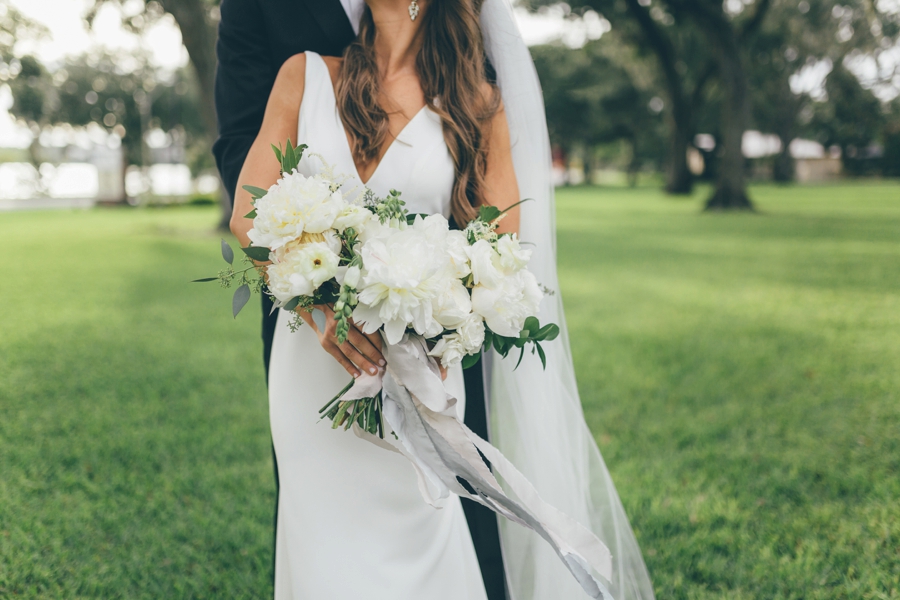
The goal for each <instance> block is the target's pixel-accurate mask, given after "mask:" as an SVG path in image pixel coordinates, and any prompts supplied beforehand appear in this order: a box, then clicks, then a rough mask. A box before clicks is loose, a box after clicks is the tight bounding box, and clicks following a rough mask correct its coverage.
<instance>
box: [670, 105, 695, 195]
mask: <svg viewBox="0 0 900 600" xmlns="http://www.w3.org/2000/svg"><path fill="white" fill-rule="evenodd" d="M677 112H678V111H673V119H672V121H673V125H672V134H671V135H672V139H671V140H670V142H669V143H670V146H669V164H668V169H666V191H667V192H669V193H670V194H690V193H691V192H692V191H693V189H694V174H693V173H691V170H690V168H689V167H688V161H687V153H688V147H689V146H690V143H691V142H690V140H691V133H692V131H693V125H692V123H691V121H692V119H691V118H690V116H689V115H685V114H682V115H680V116H679V115H677V114H675V113H677Z"/></svg>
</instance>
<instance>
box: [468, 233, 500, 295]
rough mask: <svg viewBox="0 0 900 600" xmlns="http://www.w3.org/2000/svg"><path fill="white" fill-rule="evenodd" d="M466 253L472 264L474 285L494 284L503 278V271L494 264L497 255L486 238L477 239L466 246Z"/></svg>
mask: <svg viewBox="0 0 900 600" xmlns="http://www.w3.org/2000/svg"><path fill="white" fill-rule="evenodd" d="M466 254H468V256H469V261H470V263H471V265H472V279H473V280H474V282H475V285H486V286H495V285H497V284H498V283H499V282H500V280H501V279H503V272H502V271H500V269H498V268H497V265H496V264H494V262H495V261H499V256H498V255H497V253H496V252H495V251H494V247H493V246H491V244H490V242H488V241H487V240H478V241H477V242H475V243H474V244H472V245H471V246H469V247H468V248H466Z"/></svg>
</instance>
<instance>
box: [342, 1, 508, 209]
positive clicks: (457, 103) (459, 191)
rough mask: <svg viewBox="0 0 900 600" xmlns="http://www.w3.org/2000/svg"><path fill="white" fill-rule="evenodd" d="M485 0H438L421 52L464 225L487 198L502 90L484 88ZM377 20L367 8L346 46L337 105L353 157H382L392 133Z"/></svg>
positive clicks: (424, 82)
mask: <svg viewBox="0 0 900 600" xmlns="http://www.w3.org/2000/svg"><path fill="white" fill-rule="evenodd" d="M483 1H484V0H434V1H432V2H429V3H428V6H427V9H426V10H425V11H423V12H424V15H423V17H424V23H422V28H423V31H422V35H423V41H422V49H421V51H420V52H419V55H418V57H417V58H416V70H417V72H418V75H419V82H420V84H421V86H422V91H423V93H424V94H425V102H426V104H427V105H428V107H429V108H430V109H431V110H433V111H434V112H435V113H437V114H438V115H439V116H440V118H441V123H442V124H443V129H444V140H445V141H446V142H447V147H448V148H449V150H450V156H451V157H452V159H453V164H454V167H455V169H456V178H455V180H454V184H453V192H452V197H451V203H450V210H451V213H452V214H453V218H454V220H455V221H456V222H457V223H458V224H460V226H462V225H464V224H465V223H467V222H468V221H469V220H471V219H472V218H473V217H474V216H475V214H476V212H477V209H476V207H477V206H478V205H480V204H481V203H482V201H483V198H484V177H485V171H486V169H487V153H488V139H489V136H490V129H489V128H490V119H491V118H492V117H493V116H494V115H495V114H496V113H497V110H498V107H499V104H500V94H499V93H498V91H497V88H496V86H494V85H493V84H491V85H490V93H489V94H485V93H484V89H485V88H484V86H485V82H487V76H486V73H485V59H484V44H483V42H482V37H481V25H480V23H479V19H478V16H479V13H480V11H481V5H482V3H483ZM374 44H375V23H374V21H373V20H372V12H371V11H370V10H369V7H368V6H367V7H366V8H365V11H364V12H363V18H362V22H361V23H360V28H359V36H358V37H357V38H356V41H355V42H353V43H352V44H350V46H348V47H347V49H346V50H345V51H344V61H343V66H342V68H341V75H340V78H339V81H338V85H337V100H338V110H339V111H340V115H341V119H342V120H343V122H344V126H345V127H346V128H347V132H348V133H349V135H350V138H351V147H352V149H353V157H354V159H356V161H357V162H359V163H362V164H368V163H370V162H371V161H373V160H377V159H378V155H379V154H380V153H381V149H382V147H383V146H384V142H385V139H386V138H387V136H388V135H389V131H388V114H387V112H386V111H385V110H384V109H383V108H382V107H381V105H379V103H378V100H379V96H380V89H379V88H380V75H379V71H378V64H377V62H376V59H375V50H374Z"/></svg>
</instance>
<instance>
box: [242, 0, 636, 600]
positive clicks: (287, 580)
mask: <svg viewBox="0 0 900 600" xmlns="http://www.w3.org/2000/svg"><path fill="white" fill-rule="evenodd" d="M485 57H487V59H488V60H487V61H485ZM486 62H487V63H488V64H489V65H490V66H489V67H487V68H486V67H485V64H486ZM486 70H490V71H491V72H492V75H493V74H496V83H492V82H491V81H492V80H493V79H494V78H493V76H492V77H491V78H489V77H488V75H487V73H486ZM287 139H291V140H296V141H297V142H298V143H303V144H307V145H308V146H309V151H308V154H307V156H305V157H304V159H303V160H302V161H301V163H300V165H299V167H298V168H299V170H300V171H301V172H302V173H304V174H305V175H314V174H316V173H317V172H319V171H320V170H321V169H322V168H323V160H324V161H327V162H328V164H329V165H330V166H331V167H332V168H333V169H334V171H335V172H336V173H340V174H342V175H346V176H348V178H349V179H348V181H347V182H346V183H345V184H344V188H343V189H345V190H353V189H356V190H362V189H364V188H365V187H367V188H369V189H371V190H372V191H374V192H375V194H377V195H379V196H384V195H387V193H388V192H389V191H390V190H391V189H398V190H400V191H402V193H403V196H402V197H403V199H404V200H405V201H406V203H407V208H408V209H409V211H410V213H428V214H435V213H440V214H443V215H444V216H445V217H448V218H451V217H452V218H453V219H454V220H455V222H457V223H466V222H467V221H469V220H470V219H471V218H472V217H473V216H474V215H475V213H476V210H477V208H476V207H477V206H479V205H481V204H491V205H495V206H497V207H498V208H501V209H505V208H508V207H510V206H512V205H513V204H515V203H516V202H518V201H519V200H520V198H521V197H529V198H533V199H534V200H535V201H534V202H530V203H526V204H523V205H522V206H521V207H516V208H513V209H512V210H511V211H510V212H509V214H508V216H507V217H506V218H505V219H504V220H503V221H502V222H501V226H500V231H501V232H518V233H519V235H520V237H521V238H522V239H523V241H527V242H530V243H532V244H534V255H533V258H532V261H531V264H530V270H532V272H534V273H535V275H536V276H537V277H538V279H539V280H540V281H541V282H542V283H543V284H544V285H545V286H546V287H548V288H550V289H551V290H555V289H558V288H557V280H556V265H555V261H556V257H555V231H554V229H555V227H554V217H553V215H554V207H553V189H552V185H551V183H550V171H549V169H550V157H549V142H548V140H547V131H546V123H545V120H544V115H543V104H542V101H541V95H540V87H539V85H538V82H537V78H536V76H535V73H534V68H533V65H532V63H531V59H530V56H529V55H528V50H527V48H526V47H525V45H524V44H523V42H522V40H521V37H520V36H519V34H518V31H517V29H516V26H515V24H514V21H513V19H512V12H511V9H510V7H509V5H508V4H507V0H413V1H412V2H410V1H409V0H366V7H365V9H364V11H363V15H362V22H361V24H360V29H359V36H358V38H357V40H356V41H355V42H354V43H353V44H352V45H351V46H350V47H349V48H348V49H347V50H346V51H345V53H344V56H343V57H342V58H324V57H321V56H319V55H318V54H315V53H311V52H307V53H304V54H299V55H296V56H294V57H292V58H291V59H289V60H288V61H287V62H286V63H285V64H284V66H283V67H282V68H281V71H280V72H279V74H278V78H277V80H276V82H275V85H274V87H273V89H272V92H271V95H270V97H269V101H268V105H267V108H266V114H265V118H264V120H263V124H262V127H261V129H260V132H259V135H258V136H257V138H256V141H255V142H254V144H253V146H252V148H251V150H250V153H249V154H248V156H247V159H246V162H245V163H244V166H243V169H242V171H241V175H240V178H239V182H238V186H237V188H238V190H239V191H238V192H237V194H236V195H235V208H234V216H233V218H232V230H233V232H234V234H235V235H236V236H237V238H238V239H239V241H240V242H241V245H243V246H247V245H249V239H248V236H247V232H248V230H249V229H250V228H251V227H252V221H251V220H250V219H246V218H243V215H245V214H247V213H248V212H250V210H251V208H252V207H251V204H250V199H251V198H250V195H249V194H248V193H247V192H244V191H240V190H242V186H243V185H245V184H249V185H254V186H259V187H264V188H265V187H268V186H269V185H271V184H273V183H274V182H275V181H276V180H277V179H278V177H279V175H280V174H279V171H278V164H277V162H276V161H275V160H274V159H273V158H272V154H271V149H270V145H271V144H275V145H279V144H282V143H284V142H285V140H287ZM309 153H313V154H315V155H318V156H313V155H310V154H309ZM317 309H318V310H316V311H314V313H313V314H316V313H318V314H322V313H324V316H325V317H326V318H325V319H317V318H314V316H313V315H312V314H310V313H307V312H301V316H302V318H303V319H304V320H305V321H306V323H307V324H308V326H304V327H302V328H300V329H299V330H298V331H296V332H292V331H291V329H290V328H289V322H290V321H291V319H290V316H289V315H287V314H284V311H282V314H280V315H279V317H278V327H277V330H276V334H275V340H274V343H273V349H272V358H271V365H270V371H269V404H270V419H271V427H272V437H273V441H274V445H275V452H276V455H277V459H278V465H279V474H280V484H281V487H280V492H279V505H278V506H279V510H278V512H279V514H278V530H277V533H276V559H275V597H276V598H278V599H281V598H285V599H286V598H296V599H301V600H328V599H336V600H344V599H346V600H351V599H352V600H357V599H360V600H362V599H365V600H380V599H385V600H387V599H389V598H390V599H391V600H407V599H409V600H413V599H415V600H419V599H423V600H443V599H447V600H450V599H454V600H455V599H468V600H483V599H485V598H486V595H485V589H484V584H483V582H482V580H481V574H480V571H479V566H478V562H477V560H476V556H475V551H474V548H473V544H472V539H471V536H470V534H469V530H468V529H467V526H466V520H465V517H464V515H463V511H462V507H461V504H460V501H459V498H457V497H455V496H453V497H451V499H450V501H449V502H448V503H447V504H446V505H445V506H444V507H443V509H441V510H435V509H434V508H432V507H431V506H429V505H428V504H426V503H425V502H424V501H423V500H422V497H421V495H420V493H419V489H418V486H417V480H416V476H415V473H414V471H413V469H412V468H410V466H409V463H408V462H407V461H406V459H404V458H403V457H402V456H400V455H399V454H395V453H392V452H386V451H383V450H381V449H379V448H376V447H375V446H373V445H371V444H369V443H368V442H366V441H363V440H362V439H360V438H358V437H356V436H353V435H350V434H341V433H337V432H335V431H333V430H331V428H330V427H328V426H325V425H322V424H319V423H317V421H318V409H319V407H320V406H321V405H322V404H323V403H324V402H325V401H327V399H329V398H331V397H332V396H333V395H334V394H335V393H336V392H337V391H338V390H340V389H341V388H343V387H344V385H345V383H346V380H347V374H348V373H349V374H350V375H351V376H353V377H358V376H360V375H361V374H362V372H363V371H366V372H370V373H374V372H375V371H377V370H378V368H379V367H381V366H383V365H384V358H383V355H382V353H381V340H380V338H379V337H377V334H373V335H365V334H364V333H362V332H361V331H359V330H357V329H354V330H351V334H350V337H349V340H348V342H346V343H344V344H338V342H337V340H336V338H335V330H334V321H333V319H331V318H330V317H331V315H332V314H333V313H332V312H331V309H330V307H328V306H320V307H317ZM540 317H541V321H542V322H556V323H558V324H560V326H561V328H562V330H563V335H561V336H560V338H558V339H557V340H556V341H555V342H554V343H552V344H550V345H548V346H547V355H548V364H547V368H546V370H544V369H542V368H541V365H540V363H539V362H538V361H537V360H532V359H530V358H526V360H525V361H523V363H522V365H521V366H520V367H519V368H518V369H516V370H514V369H513V366H514V363H513V364H508V363H509V362H510V361H502V360H491V357H489V356H488V357H487V360H485V361H484V363H485V366H484V368H485V379H486V382H487V384H486V386H487V389H488V392H489V394H488V395H489V401H490V412H491V420H492V426H491V438H492V442H493V443H494V445H495V446H497V448H499V449H500V450H501V451H502V452H503V453H504V454H505V455H506V456H507V457H508V458H509V459H510V460H511V461H512V463H514V464H515V465H516V466H517V467H518V468H519V470H521V471H522V472H523V473H524V474H525V475H526V476H527V477H528V479H529V480H530V481H531V482H532V483H533V484H534V486H535V487H536V488H537V490H538V491H539V493H540V494H541V495H542V496H543V497H544V498H545V499H546V500H547V501H548V502H549V503H550V504H552V505H553V506H555V507H557V508H559V509H560V510H562V511H563V512H565V513H567V514H569V515H571V516H572V517H573V518H575V519H576V520H577V521H579V522H580V523H582V524H583V525H585V526H587V527H588V528H589V529H591V530H592V531H593V532H594V533H595V534H596V535H597V536H598V537H599V538H600V539H601V540H602V541H603V542H604V543H605V544H606V546H608V547H609V549H610V550H611V552H612V555H613V568H612V575H611V577H610V578H609V580H608V581H606V588H607V590H608V594H604V596H607V595H608V596H611V597H614V598H617V599H625V598H640V599H648V598H653V591H652V586H651V584H650V581H649V577H648V575H647V572H646V568H645V567H644V563H643V559H642V558H641V554H640V550H639V549H638V546H637V543H636V541H635V540H634V536H633V534H632V532H631V529H630V527H629V525H628V521H627V518H626V517H625V514H624V511H623V509H622V506H621V504H620V502H619V499H618V496H617V494H616V492H615V488H614V487H613V484H612V481H611V480H610V477H609V473H608V472H607V470H606V467H605V465H604V464H603V461H602V459H601V458H600V454H599V452H598V450H597V447H596V445H595V443H594V441H593V438H592V437H591V434H590V432H589V431H588V429H587V426H586V425H585V422H584V418H583V415H582V412H581V405H580V401H579V398H578V393H577V388H576V385H575V380H574V373H573V370H572V363H571V357H570V354H569V347H568V340H567V338H566V335H565V324H564V319H563V315H562V308H561V302H560V298H559V295H558V294H555V295H553V296H548V297H547V298H546V299H545V300H544V303H543V306H542V309H541V315H540ZM317 321H318V322H317ZM443 376H444V377H445V387H446V388H447V390H448V392H450V393H451V394H453V395H454V396H455V397H456V398H457V399H458V401H459V402H458V404H457V405H456V406H457V407H458V408H457V410H458V414H457V417H458V418H459V419H460V420H461V419H462V418H463V411H464V410H465V402H464V398H465V391H464V386H463V376H462V370H461V368H460V367H456V368H455V369H451V370H450V371H449V372H444V373H443ZM501 521H504V522H502V523H501V538H502V547H503V553H504V562H505V565H506V577H507V584H508V586H509V591H510V595H511V598H513V599H515V600H555V599H568V598H582V597H585V594H584V592H583V591H582V588H581V586H580V585H579V583H578V582H577V581H575V579H574V578H573V577H572V575H571V574H570V573H569V571H568V570H567V569H566V568H565V566H564V565H563V564H562V563H561V562H560V561H559V559H558V558H557V555H556V554H555V553H554V550H553V549H552V548H551V547H550V545H548V544H547V543H546V542H544V541H543V540H542V539H541V538H540V537H539V536H538V535H536V534H535V533H534V532H533V531H530V530H528V529H525V528H523V527H520V526H518V525H516V524H514V523H511V522H505V519H501Z"/></svg>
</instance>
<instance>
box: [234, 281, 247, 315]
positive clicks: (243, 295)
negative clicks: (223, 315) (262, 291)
mask: <svg viewBox="0 0 900 600" xmlns="http://www.w3.org/2000/svg"><path fill="white" fill-rule="evenodd" d="M248 300H250V286H249V285H247V284H246V283H245V284H244V285H242V286H241V287H239V288H238V289H236V290H234V297H232V299H231V312H232V314H233V315H234V318H237V316H238V313H239V312H241V309H242V308H244V306H245V305H246V304H247V301H248Z"/></svg>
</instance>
